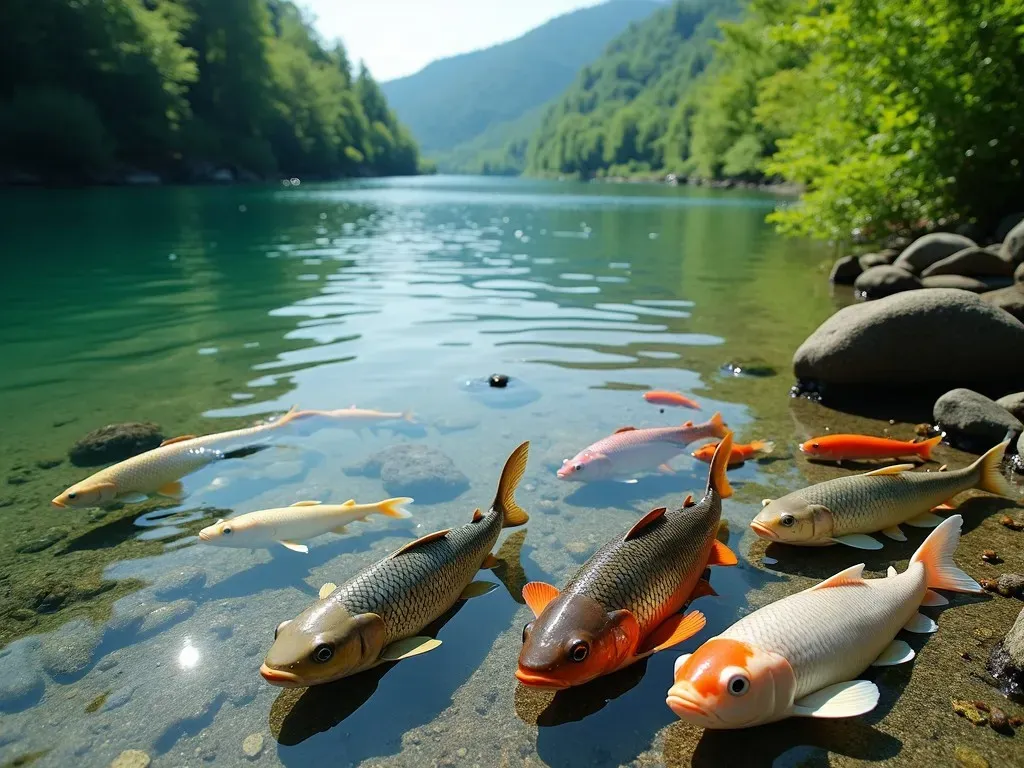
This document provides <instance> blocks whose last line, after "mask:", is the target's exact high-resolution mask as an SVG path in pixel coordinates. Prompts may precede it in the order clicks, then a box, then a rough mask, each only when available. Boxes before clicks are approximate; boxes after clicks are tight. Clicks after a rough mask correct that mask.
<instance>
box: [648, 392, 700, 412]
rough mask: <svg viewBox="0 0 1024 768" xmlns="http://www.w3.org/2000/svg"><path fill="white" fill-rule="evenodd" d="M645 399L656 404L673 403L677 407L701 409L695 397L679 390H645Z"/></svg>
mask: <svg viewBox="0 0 1024 768" xmlns="http://www.w3.org/2000/svg"><path fill="white" fill-rule="evenodd" d="M644 400H646V401H647V402H648V403H653V404H654V405H671V406H674V407H676V408H693V409H694V410H695V411H699V410H700V403H698V402H697V401H696V400H694V399H693V398H690V397H687V396H686V395H681V394H679V393H678V392H668V391H666V390H664V389H652V390H651V391H650V392H644Z"/></svg>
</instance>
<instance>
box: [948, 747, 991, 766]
mask: <svg viewBox="0 0 1024 768" xmlns="http://www.w3.org/2000/svg"><path fill="white" fill-rule="evenodd" d="M953 758H954V759H955V760H956V764H957V765H958V766H961V768H989V766H988V760H986V759H985V758H984V757H982V756H981V755H979V754H978V753H977V752H975V751H974V750H973V749H971V748H969V747H965V746H963V745H959V746H957V748H956V749H954V750H953Z"/></svg>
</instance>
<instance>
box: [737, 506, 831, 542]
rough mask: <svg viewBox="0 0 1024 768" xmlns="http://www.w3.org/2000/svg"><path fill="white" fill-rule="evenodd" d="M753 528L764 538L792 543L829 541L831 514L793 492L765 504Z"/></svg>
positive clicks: (824, 508)
mask: <svg viewBox="0 0 1024 768" xmlns="http://www.w3.org/2000/svg"><path fill="white" fill-rule="evenodd" d="M750 528H751V529H752V530H753V531H754V533H756V534H757V535H758V536H760V537H761V538H762V539H768V540H769V541H781V542H784V543H790V544H795V543H801V542H809V541H820V540H823V539H830V538H831V537H832V530H833V522H832V511H831V510H830V509H829V508H828V507H824V506H822V505H821V504H812V503H810V502H809V501H807V500H806V499H804V498H802V497H801V496H800V495H799V494H796V493H793V494H790V495H788V496H783V497H782V498H781V499H776V500H775V501H769V502H768V503H767V504H765V505H764V507H763V508H762V509H761V511H760V512H758V513H757V517H755V518H754V519H753V520H752V521H751V523H750Z"/></svg>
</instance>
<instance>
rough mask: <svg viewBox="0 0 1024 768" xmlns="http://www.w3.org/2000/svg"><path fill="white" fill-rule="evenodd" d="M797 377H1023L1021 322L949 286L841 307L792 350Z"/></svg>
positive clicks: (901, 380)
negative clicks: (793, 351)
mask: <svg viewBox="0 0 1024 768" xmlns="http://www.w3.org/2000/svg"><path fill="white" fill-rule="evenodd" d="M793 372H794V373H795V374H796V376H797V378H799V379H806V380H812V381H819V382H825V383H834V384H932V383H937V382H939V383H949V384H953V385H970V384H984V383H987V382H1001V381H1007V380H1024V324H1022V323H1021V322H1020V321H1019V320H1017V319H1015V318H1014V317H1012V316H1011V315H1009V314H1008V313H1006V312H1004V311H1002V310H1000V309H998V308H996V307H993V306H991V305H989V304H987V303H985V302H984V301H982V300H981V299H980V298H979V297H978V296H977V295H976V294H973V293H968V292H967V291H959V290H956V289H953V288H934V289H931V290H926V291H908V292H906V293H900V294H897V295H895V296H890V297H888V298H884V299H879V300H878V301H871V302H866V303H862V304H855V305H853V306H849V307H845V308H843V309H841V310H839V311H838V312H836V313H835V314H834V315H832V317H830V318H829V319H828V320H826V321H825V322H824V323H822V324H821V325H820V326H819V327H818V329H817V330H816V331H814V333H812V334H811V335H810V336H809V337H808V338H807V340H806V341H804V343H803V344H801V345H800V347H799V348H798V349H797V350H796V353H795V354H794V355H793Z"/></svg>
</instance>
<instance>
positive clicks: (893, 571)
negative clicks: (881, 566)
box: [885, 565, 896, 579]
mask: <svg viewBox="0 0 1024 768" xmlns="http://www.w3.org/2000/svg"><path fill="white" fill-rule="evenodd" d="M895 575H896V569H895V568H893V567H892V566H891V565H890V566H889V568H888V569H887V570H886V572H885V578H887V579H888V578H891V577H893V576H895Z"/></svg>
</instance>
